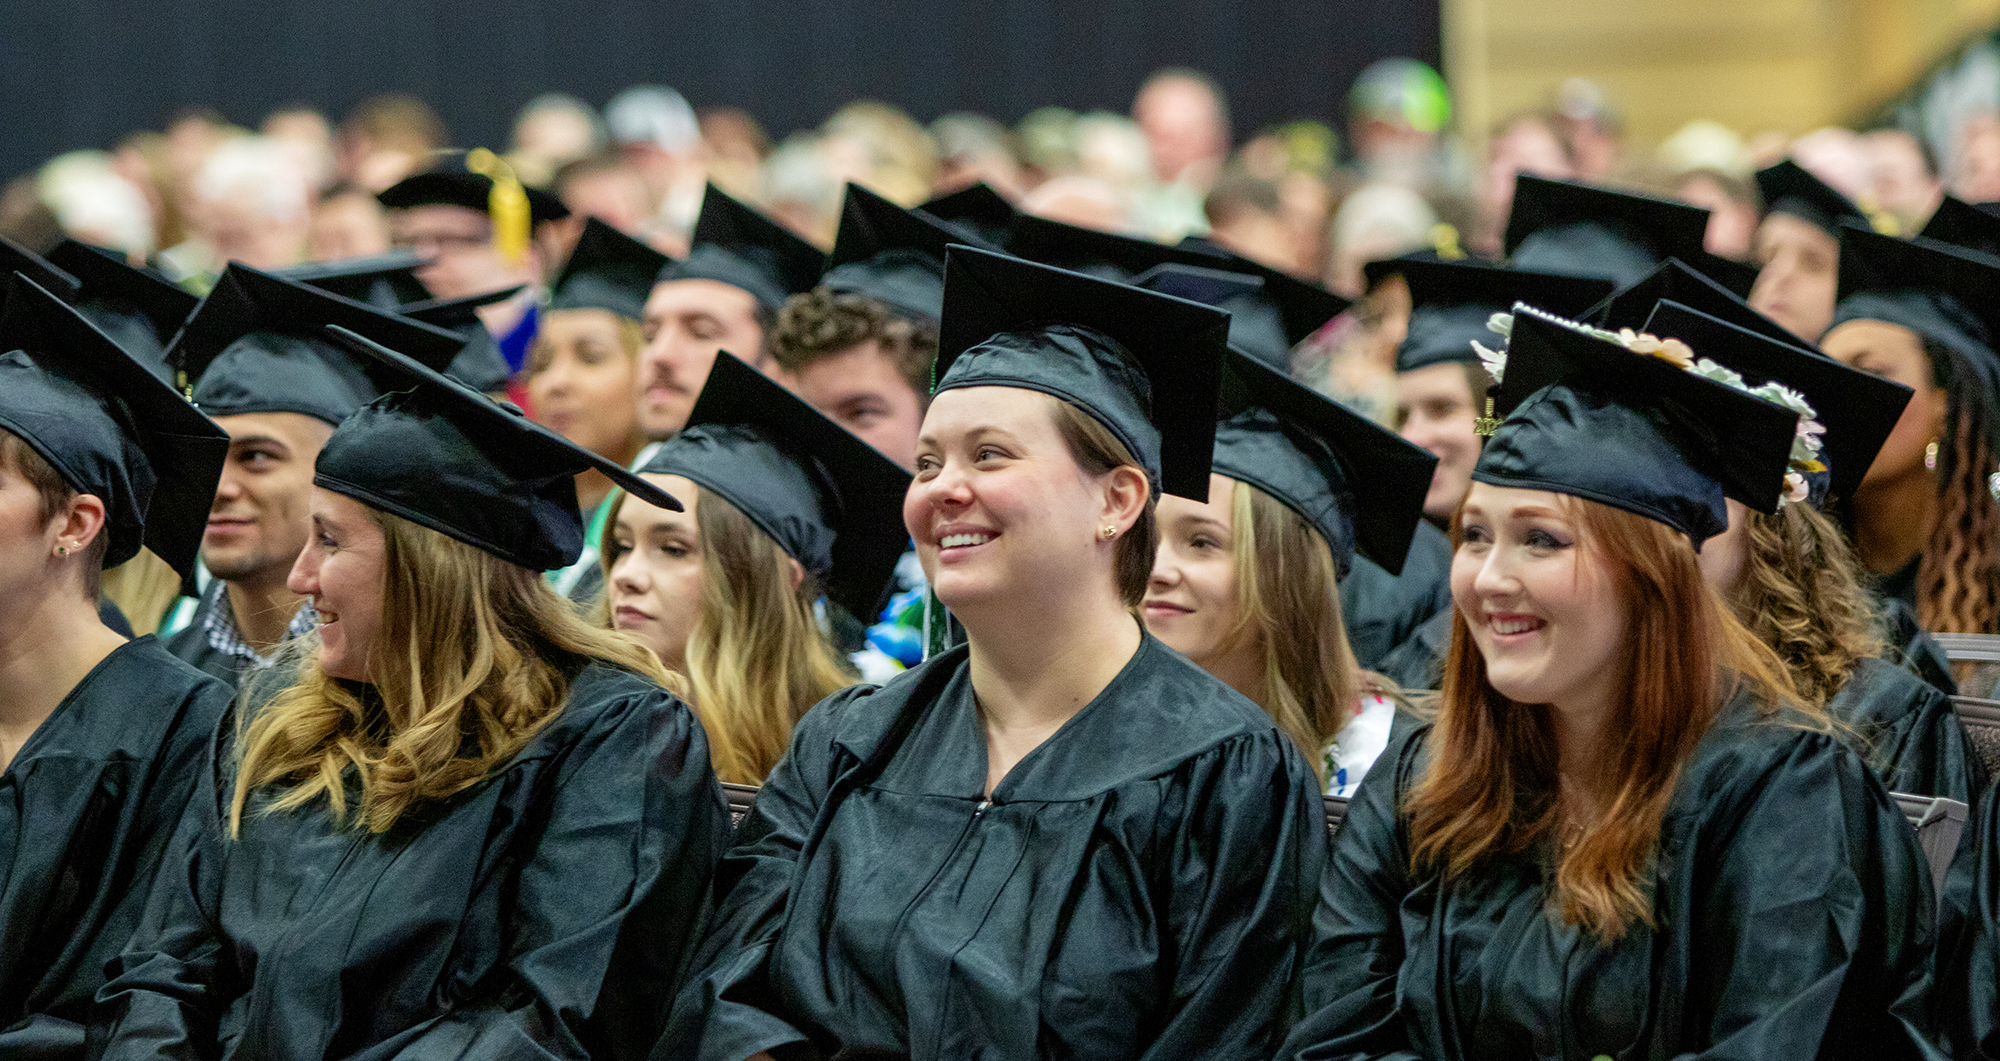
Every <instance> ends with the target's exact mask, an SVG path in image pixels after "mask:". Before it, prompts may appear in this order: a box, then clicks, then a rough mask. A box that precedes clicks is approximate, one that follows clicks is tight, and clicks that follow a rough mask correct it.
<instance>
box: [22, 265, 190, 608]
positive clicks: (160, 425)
mask: <svg viewBox="0 0 2000 1061" xmlns="http://www.w3.org/2000/svg"><path fill="white" fill-rule="evenodd" d="M0 351H6V352H5V353H0V428H5V429H6V430H7V431H9V432H11V433H13V434H15V435H17V436H19V437H20V439H21V441H23V442H25V443H27V444H28V446H29V448H31V449H33V450H34V451H35V452H36V453H38V454H40V455H41V457H42V459H44V460H46V461H48V462H49V464H50V466H52V467H54V468H55V470H56V472H57V473H58V474H60V475H61V476H62V478H63V481H64V482H66V483H68V484H69V485H70V487H71V488H73V489H75V490H76V491H77V492H79V493H85V494H91V495H94V496H96V497H97V498H99V499H100V500H102V501H103V502H104V509H105V528H104V531H103V533H105V534H106V535H108V536H109V537H108V539H107V548H106V551H105V554H104V566H105V567H115V566H117V565H118V564H122V563H124V562H125V561H127V560H130V559H131V558H132V557H134V556H136V555H138V552H139V547H140V546H141V545H144V546H147V547H149V548H151V549H152V550H153V552H154V553H156V554H158V555H159V557H160V559H162V560H165V561H166V562H167V563H168V564H169V565H171V566H172V567H173V569H174V570H175V571H178V572H180V574H181V577H182V578H184V579H185V578H186V577H188V575H189V574H190V573H191V572H192V571H193V570H194V562H195V555H196V553H198V552H199V551H200V548H201V536H202V532H203V530H204V529H205V528H206V526H207V523H208V510H209V506H210V504H211V503H213V501H214V500H215V485H216V482H217V481H218V480H219V479H220V478H221V477H222V465H223V462H224V461H225V460H226V459H227V458H228V456H229V435H228V434H227V433H226V432H224V431H223V430H222V429H221V428H220V427H217V426H216V425H215V424H214V423H213V422H212V421H210V420H209V419H208V418H207V417H205V416H203V415H202V414H201V413H199V412H197V411H196V410H195V408H194V407H193V406H191V405H189V404H188V403H187V400H186V399H184V398H182V397H181V396H180V395H179V394H177V393H175V391H174V389H173V388H172V387H170V386H168V385H167V383H166V382H165V381H163V380H161V379H160V378H159V377H157V376H155V375H154V374H153V373H152V372H151V371H150V370H149V369H147V368H146V366H145V365H143V364H141V363H139V361H138V360H136V359H135V358H133V357H132V356H131V355H130V354H128V353H126V352H125V351H124V349H122V348H121V347H119V345H118V344H117V343H115V342H113V341H112V340H111V337H110V336H107V335H105V334H104V333H103V332H102V331H99V330H98V329H97V328H96V327H95V326H94V325H92V324H91V323H90V322H89V321H88V320H86V319H85V318H84V317H83V315H82V314H80V313H78V312H77V311H76V310H74V309H72V308H71V307H70V306H68V305H66V304H65V303H64V302H63V301H62V300H61V299H60V298H57V297H56V296H55V295H54V294H52V293H50V292H49V291H48V289H46V288H44V287H42V286H40V285H38V284H36V283H35V282H34V281H32V280H30V279H28V278H27V277H26V276H25V275H23V274H21V273H14V274H11V275H10V278H9V281H8V294H7V307H6V310H5V312H4V313H0Z"/></svg>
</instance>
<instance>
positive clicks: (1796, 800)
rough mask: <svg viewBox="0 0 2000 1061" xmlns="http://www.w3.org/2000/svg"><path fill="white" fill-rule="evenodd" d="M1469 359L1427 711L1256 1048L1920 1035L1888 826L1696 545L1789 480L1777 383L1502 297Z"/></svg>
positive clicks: (1414, 1052) (1803, 1043)
mask: <svg viewBox="0 0 2000 1061" xmlns="http://www.w3.org/2000/svg"><path fill="white" fill-rule="evenodd" d="M1496 364H1497V367H1498V368H1499V369H1500V371H1499V372H1498V373H1496V374H1497V375H1498V376H1499V379H1500V384H1499V388H1498V390H1497V391H1496V393H1495V399H1496V403H1495V404H1496V409H1497V410H1498V412H1499V413H1500V414H1503V415H1505V417H1506V419H1505V421H1504V422H1501V423H1499V424H1498V425H1497V430H1493V432H1492V435H1491V437H1490V438H1489V439H1488V440H1487V442H1486V446H1485V450H1484V452H1483V453H1482V454H1481V456H1480V459H1479V462H1478V464H1477V466H1476V467H1475V469H1474V471H1473V476H1472V478H1473V485H1472V487H1471V490H1470V491H1469V492H1468V494H1467V496H1466V499H1465V502H1464V504H1463V506H1462V507H1461V508H1460V510H1459V513H1458V515H1457V517H1456V518H1455V520H1454V537H1455V538H1456V540H1457V550H1456V553H1455V555H1454V558H1453V561H1452V573H1451V581H1452V597H1453V601H1454V604H1455V606H1456V609H1457V613H1458V617H1457V618H1456V619H1455V620H1454V630H1453V633H1452V644H1451V651H1450V656H1449V658H1448V659H1447V662H1446V667H1445V680H1444V690H1443V695H1442V702H1441V705H1440V710H1439V714H1438V719H1437V722H1436V723H1435V724H1434V725H1432V726H1430V727H1427V728H1424V729H1420V730H1418V731H1416V732H1415V733H1413V734H1412V735H1411V737H1410V739H1409V740H1408V741H1406V742H1404V743H1403V744H1402V745H1400V746H1399V747H1397V748H1396V749H1395V750H1394V754H1393V756H1392V757H1390V758H1385V760H1384V761H1382V762H1380V763H1378V764H1377V765H1376V768H1375V769H1374V770H1373V771H1372V772H1371V773H1370V774H1369V775H1368V778H1367V780H1366V781H1364V782H1363V783H1362V786H1361V790H1360V792H1359V793H1358V794H1357V795H1356V797H1355V799H1354V802H1353V805H1352V808H1351V810H1350V812H1349V815H1348V818H1347V821H1346V824H1345V825H1344V826H1343V828H1342V830H1341V833H1340V835H1339V837H1338V838H1337V839H1336V840H1335V843H1334V849H1333V852H1332V854H1331V857H1330V858H1329V860H1328V864H1327V866H1328V868H1327V876H1326V879H1325V881H1324V883H1323V886H1322V891H1321V908H1320V911H1319V914H1318V916H1317V928H1318V938H1317V940H1316V942H1315V945H1314V949H1313V954H1312V957H1311V959H1310V960H1309V963H1308V969H1307V973H1306V976H1305V986H1304V996H1305V1004H1306V1006H1307V1009H1308V1016H1307V1017H1306V1018H1305V1019H1304V1020H1303V1021H1301V1022H1300V1023H1299V1024H1298V1025H1297V1026H1296V1027H1295V1028H1294V1029H1293V1031H1292V1034H1291V1038H1290V1039H1289V1040H1288V1041H1287V1043H1286V1044H1285V1047H1284V1049H1283V1050H1282V1051H1281V1053H1280V1056H1281V1057H1283V1058H1288V1059H1301V1061H1303V1059H1324V1058H1336V1057H1339V1058H1360V1057H1371V1058H1372V1057H1387V1056H1397V1057H1422V1058H1425V1059H1427V1061H1471V1059H1474V1058H1491V1057H1590V1056H1595V1055H1600V1054H1602V1055H1606V1056H1616V1057H1688V1056H1697V1055H1699V1056H1715V1057H1776V1056H1785V1057H1800V1056H1803V1057H1818V1058H1822V1059H1825V1058H1857V1059H1858V1058H1864V1057H1865V1058H1882V1057H1892V1058H1932V1057H1937V1056H1938V1054H1937V1053H1936V1051H1935V1049H1934V1048H1933V1047H1931V1046H1930V1045H1929V1044H1928V1042H1927V1036H1928V1034H1929V1030H1930V1028H1929V1021H1930V1019H1929V1001H1930V1000H1929V997H1928V992H1929V980H1928V973H1927V965H1928V961H1929V952H1930V948H1931V917H1930V910H1931V906H1932V903H1933V901H1934V899H1933V894H1932V891H1931V881H1930V878H1929V875H1928V873H1927V872H1926V871H1925V869H1924V867H1923V856H1922V854H1921V852H1919V850H1918V849H1917V846H1916V841H1915V837H1914V835H1913V833H1912V832H1911V830H1910V829H1909V827H1908V825H1907V824H1906V823H1905V822H1904V821H1903V818H1902V815H1901V812H1900V811H1898V810H1897V808H1896V806H1895V804H1894V803H1893V802H1892V801H1891V800H1890V799H1889V797H1888V794H1887V792H1886V790H1884V789H1883V788H1882V786H1881V784H1880V782H1879V781H1877V780H1876V778H1875V776H1874V774H1873V773H1872V772H1871V771H1870V770H1869V769H1868V767H1867V764H1866V763H1864V762H1863V761H1862V760H1861V758H1860V757H1859V756H1858V755H1857V754H1855V753H1854V752H1853V751H1851V750H1850V749H1849V748H1848V747H1847V745H1846V743H1845V742H1844V741H1843V739H1842V736H1843V734H1842V733H1841V732H1840V730H1839V729H1838V727H1836V726H1834V725H1833V724H1832V723H1831V722H1830V721H1829V720H1828V718H1827V716H1826V715H1825V713H1824V712H1823V711H1821V710H1819V709H1817V708H1816V707H1813V706H1810V705H1804V704H1801V703H1799V702H1798V700H1797V698H1796V697H1795V695H1794V693H1793V691H1792V686H1791V682H1790V679H1789V678H1788V677H1787V676H1786V672H1785V669H1784V667H1783V665H1782V663H1780V661H1779V660H1778V659H1777V658H1776V656H1775V655H1774V654H1773V653H1772V652H1771V650H1770V649H1768V648H1766V647H1764V646H1763V645H1761V644H1759V643H1758V642H1757V641H1756V640H1755V639H1754V638H1753V637H1752V636H1751V635H1750V634H1749V633H1748V632H1747V631H1746V630H1745V629H1744V628H1743V626H1742V625H1741V624H1740V623H1739V622H1738V621H1737V620H1736V619H1735V618H1734V617H1733V616H1732V615H1731V614H1730V612H1729V610H1728V608H1727V607H1726V606H1725V605H1724V604H1723V602H1722V601H1721V599H1720V598H1719V597H1718V596H1717V595H1716V593H1715V591H1714V590H1713V589H1711V588H1710V587H1709V586H1708V585H1707V584H1706V583H1705V582H1704V580H1703V578H1702V573H1701V569H1700V565H1699V562H1698V557H1697V549H1698V548H1699V546H1700V544H1701V543H1702V542H1704V541H1706V540H1708V539H1710V538H1712V537H1714V536H1715V535H1716V534H1717V533H1719V532H1720V531H1721V530H1722V529H1723V528H1724V527H1725V526H1726V525H1727V519H1728V510H1727V506H1726V500H1727V499H1730V498H1734V499H1735V500H1737V501H1739V502H1741V503H1742V504H1744V505H1746V506H1749V507H1750V508H1752V509H1754V510H1759V511H1770V510H1771V509H1772V508H1773V507H1774V506H1775V505H1776V504H1779V503H1782V502H1781V500H1780V499H1781V497H1785V498H1793V499H1802V495H1803V493H1804V490H1805V487H1804V483H1803V481H1802V480H1799V479H1798V478H1797V476H1796V475H1794V474H1793V473H1791V472H1790V471H1788V464H1789V463H1791V462H1793V461H1797V462H1798V463H1799V467H1800V469H1801V470H1802V471H1809V470H1811V468H1812V467H1814V466H1815V465H1816V464H1817V461H1816V460H1815V454H1816V452H1817V447H1816V445H1815V444H1814V443H1815V441H1816V434H1815V430H1816V428H1817V425H1816V424H1811V423H1809V422H1807V421H1805V420H1804V419H1802V417H1801V416H1800V414H1799V412H1798V411H1797V407H1798V406H1800V405H1803V404H1804V403H1803V402H1802V401H1800V400H1799V399H1798V398H1797V396H1796V394H1792V393H1789V392H1785V391H1782V390H1781V389H1776V388H1771V387H1768V386H1766V387H1760V388H1758V390H1757V392H1755V393H1753V392H1751V391H1750V390H1749V389H1748V388H1742V387H1741V384H1740V381H1739V382H1730V381H1731V379H1732V377H1733V373H1730V372H1729V371H1728V370H1726V369H1721V368H1720V367H1719V366H1716V365H1715V364H1714V363H1713V362H1711V361H1708V360H1705V359H1704V360H1700V361H1697V360H1696V359H1695V357H1694V353H1693V352H1692V351H1690V350H1689V349H1688V348H1687V347H1686V346H1685V345H1684V344H1680V343H1675V342H1660V341H1658V340H1655V339H1652V338H1651V337H1650V336H1634V335H1632V334H1631V333H1626V335H1625V336H1624V337H1622V338H1621V337H1619V336H1613V335H1611V334H1610V333H1605V332H1595V331H1592V330H1589V329H1585V328H1583V327H1582V326H1580V325H1574V324H1571V323H1569V322H1567V321H1562V320H1560V319H1558V318H1554V317H1548V316H1544V315H1541V314H1539V313H1538V312H1536V311H1531V310H1526V309H1525V308H1521V309H1518V310H1517V311H1516V313H1515V315H1514V319H1513V324H1512V333H1511V341H1510V343H1509V346H1508V350H1507V351H1506V353H1505V354H1504V355H1503V356H1501V357H1499V358H1496ZM1767 396H1768V397H1767ZM1781 403H1782V404H1781ZM1488 426H1489V428H1490V427H1491V426H1492V425H1491V422H1490V421H1489V423H1488Z"/></svg>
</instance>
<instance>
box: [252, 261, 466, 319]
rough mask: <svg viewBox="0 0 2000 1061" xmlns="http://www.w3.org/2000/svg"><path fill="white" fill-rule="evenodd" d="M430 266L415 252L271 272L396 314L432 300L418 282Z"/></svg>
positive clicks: (286, 268)
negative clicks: (420, 271) (421, 272)
mask: <svg viewBox="0 0 2000 1061" xmlns="http://www.w3.org/2000/svg"><path fill="white" fill-rule="evenodd" d="M428 264H430V263H429V262H428V261H426V260H425V259H424V258H423V256H421V255H419V254H418V253H417V252H415V251H390V252H389V253H387V254H367V255H362V256H361V257H358V258H336V259H334V260H332V261H324V262H306V263H304V264H302V265H288V266H286V267H285V268H283V269H273V270H271V275H272V276H277V277H283V278H284V279H286V280H290V281H292V282H294V283H299V284H305V285H306V286H308V287H316V288H319V289H320V290H321V291H330V292H332V293H333V294H336V295H339V296H340V297H342V298H351V299H353V300H354V301H356V302H364V303H367V304H368V305H370V306H374V307H375V308H376V309H386V310H388V311H390V312H392V313H393V312H395V311H396V309H397V307H399V306H402V305H404V304H405V303H409V302H423V301H425V300H427V299H429V298H430V297H431V293H430V289H429V288H426V287H425V286H424V284H423V281H421V280H418V279H417V270H418V269H421V268H423V267H424V266H426V265H428Z"/></svg>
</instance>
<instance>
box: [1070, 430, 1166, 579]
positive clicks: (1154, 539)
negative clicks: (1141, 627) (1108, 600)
mask: <svg viewBox="0 0 2000 1061" xmlns="http://www.w3.org/2000/svg"><path fill="white" fill-rule="evenodd" d="M1050 400H1051V401H1052V402H1054V404H1055V418H1056V430H1057V431H1058V432H1059V433H1061V435H1062V440H1063V443H1064V444H1065V445H1067V446H1068V447H1069V455H1070V457H1071V459H1073V460H1075V461H1076V463H1077V464H1078V465H1079V466H1080V467H1082V469H1083V473H1084V474H1085V475H1089V476H1093V477H1096V476H1102V475H1108V474H1110V472H1111V471H1112V470H1113V469H1115V468H1124V467H1132V468H1138V467H1139V460H1138V458H1136V457H1134V456H1132V453H1131V451H1130V450H1128V449H1126V448H1125V444H1124V443H1123V442H1120V441H1118V436H1117V435H1114V434H1112V433H1111V429H1110V428H1108V427H1105V426H1104V425H1103V424H1100V423H1098V422H1097V420H1096V419H1095V418H1094V417H1092V416H1091V415H1090V414H1089V413H1086V412H1084V411H1083V410H1082V409H1079V408H1077V407H1076V406H1074V405H1071V404H1070V403H1068V402H1066V401H1062V400H1060V399H1054V398H1052V399H1050ZM1141 474H1144V472H1143V470H1142V471H1141ZM1148 478H1150V476H1149V477H1148ZM1158 507H1159V503H1158V501H1156V500H1155V499H1154V498H1153V497H1152V496H1151V495H1150V494H1149V495H1148V496H1147V498H1146V507H1145V508H1143V509H1141V510H1140V511H1139V519H1138V521H1137V522H1136V523H1133V524H1132V529H1131V530H1129V531H1126V532H1125V535H1124V537H1121V538H1119V539H1118V548H1117V551H1116V552H1115V553H1114V554H1113V555H1114V556H1115V558H1116V565H1115V570H1116V572H1117V578H1118V599H1119V600H1121V601H1123V602H1125V606H1126V607H1127V608H1137V607H1138V606H1139V604H1140V602H1142V601H1144V600H1145V599H1146V582H1147V581H1148V580H1150V579H1151V578H1152V577H1153V560H1154V558H1155V557H1156V556H1158V555H1159V551H1160V520H1159V514H1158V511H1157V510H1158Z"/></svg>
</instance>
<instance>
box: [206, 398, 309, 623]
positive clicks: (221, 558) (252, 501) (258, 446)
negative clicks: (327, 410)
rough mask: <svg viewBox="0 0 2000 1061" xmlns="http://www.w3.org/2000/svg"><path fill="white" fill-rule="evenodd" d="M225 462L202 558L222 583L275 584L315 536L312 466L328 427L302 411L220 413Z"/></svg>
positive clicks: (217, 418)
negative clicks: (225, 435) (226, 454)
mask: <svg viewBox="0 0 2000 1061" xmlns="http://www.w3.org/2000/svg"><path fill="white" fill-rule="evenodd" d="M215 422H216V423H217V424H218V425H220V426H221V428H222V429H223V430H224V431H227V432H228V433H229V459H228V460H227V461H226V462H225V463H224V464H223V466H222V478H221V479H220V480H219V481H218V482H217V483H216V487H215V502H214V503H213V504H212V505H211V506H210V507H209V512H208V526H207V528H206V529H205V530H204V531H203V532H202V536H201V561H202V563H203V564H205V565H207V567H208V570H209V571H210V572H211V573H212V574H214V575H215V577H217V578H219V579H222V580H224V581H227V582H240V583H245V584H251V585H254V584H259V583H267V584H269V585H270V586H272V587H275V586H277V585H279V584H280V583H281V582H282V580H283V579H284V578H285V576H286V573H287V572H288V571H290V570H291V567H292V562H293V561H295V560H297V559H298V556H299V551H300V550H301V549H303V548H305V544H306V539H307V537H308V536H309V535H310V534H311V533H312V500H313V463H314V462H315V461H317V460H318V459H319V451H320V447H322V446H324V445H326V440H327V439H329V438H331V437H333V425H331V424H328V423H327V422H326V421H324V420H320V419H318V418H317V417H311V416H306V415H304V414H302V413H241V414H238V415H236V416H218V417H216V418H215Z"/></svg>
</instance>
